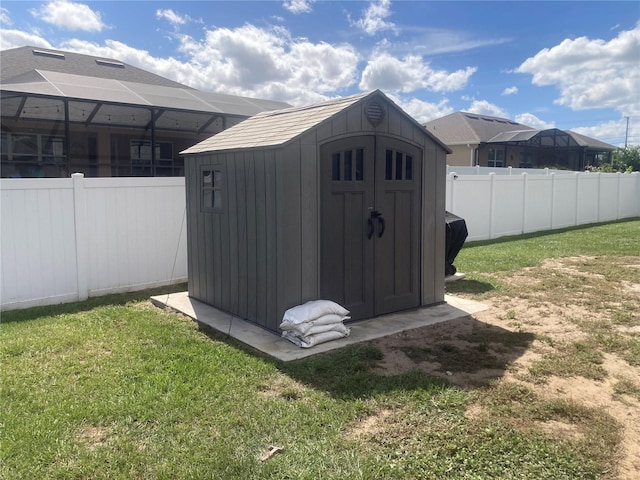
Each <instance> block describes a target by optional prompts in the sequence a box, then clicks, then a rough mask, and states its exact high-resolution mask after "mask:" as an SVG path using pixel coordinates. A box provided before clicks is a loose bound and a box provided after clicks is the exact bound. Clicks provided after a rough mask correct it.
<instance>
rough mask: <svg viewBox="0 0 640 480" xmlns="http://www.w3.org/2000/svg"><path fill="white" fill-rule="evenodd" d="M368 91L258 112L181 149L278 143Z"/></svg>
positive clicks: (211, 148)
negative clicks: (299, 105)
mask: <svg viewBox="0 0 640 480" xmlns="http://www.w3.org/2000/svg"><path fill="white" fill-rule="evenodd" d="M370 94H371V92H368V93H361V94H358V95H353V96H350V97H345V98H339V99H336V100H329V101H326V102H322V103H317V104H314V105H309V106H305V107H292V108H285V109H282V110H273V111H269V112H262V113H258V114H257V115H254V116H253V117H251V118H248V119H247V120H245V121H243V122H242V123H239V124H238V125H234V126H232V127H231V128H228V129H227V130H224V131H223V132H220V133H218V134H217V135H215V136H213V137H210V138H208V139H206V140H203V141H202V142H200V143H198V144H196V145H194V146H192V147H190V148H188V149H187V150H185V151H183V152H181V153H182V154H183V155H184V154H191V153H201V152H207V151H213V150H230V149H237V148H259V147H271V146H276V145H282V144H284V143H286V142H288V141H290V140H293V139H294V138H295V137H297V136H298V135H300V134H302V133H304V132H306V131H307V130H309V129H310V128H312V127H315V126H316V125H319V124H320V123H321V122H323V121H324V120H327V119H329V118H331V117H332V116H333V115H335V114H336V113H338V112H340V111H342V110H343V109H345V108H347V107H349V106H351V105H353V104H355V103H357V102H358V101H360V100H361V99H363V98H365V97H367V96H369V95H370Z"/></svg>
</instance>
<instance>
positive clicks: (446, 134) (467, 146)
mask: <svg viewBox="0 0 640 480" xmlns="http://www.w3.org/2000/svg"><path fill="white" fill-rule="evenodd" d="M424 126H425V128H426V129H427V130H428V131H429V132H430V133H432V134H434V135H436V136H437V137H438V138H439V139H440V140H441V141H442V142H443V143H444V144H446V145H447V146H448V147H449V148H450V149H451V150H452V153H451V154H450V155H448V156H447V164H448V165H470V166H474V165H480V166H483V167H522V168H529V167H535V168H543V167H552V168H561V169H568V170H584V168H585V167H586V166H587V165H599V164H601V163H607V162H611V155H612V152H613V151H614V150H615V147H614V146H613V145H609V144H608V143H605V142H601V141H600V140H596V139H594V138H589V137H587V136H585V135H580V134H578V133H575V132H571V131H569V130H566V131H564V130H559V129H557V128H549V129H544V130H537V129H535V128H531V127H528V126H526V125H522V124H520V123H517V122H514V121H512V120H509V119H506V118H498V117H490V116H487V115H479V114H475V113H467V112H456V113H452V114H450V115H447V116H444V117H441V118H438V119H436V120H432V121H430V122H427V123H425V124H424Z"/></svg>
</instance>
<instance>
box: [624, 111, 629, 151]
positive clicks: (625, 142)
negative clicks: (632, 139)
mask: <svg viewBox="0 0 640 480" xmlns="http://www.w3.org/2000/svg"><path fill="white" fill-rule="evenodd" d="M625 118H626V119H627V133H625V134H624V148H627V139H628V138H629V117H625Z"/></svg>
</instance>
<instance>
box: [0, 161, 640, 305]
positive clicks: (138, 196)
mask: <svg viewBox="0 0 640 480" xmlns="http://www.w3.org/2000/svg"><path fill="white" fill-rule="evenodd" d="M456 168H457V167H456ZM503 170H506V169H503ZM480 172H486V169H484V170H480ZM530 172H532V171H531V170H528V171H527V172H525V173H523V174H520V175H518V174H512V175H496V174H495V173H493V174H489V175H478V174H473V175H462V174H457V173H454V172H451V173H450V174H449V175H448V176H447V180H446V183H447V193H446V208H447V210H449V211H450V212H452V213H454V214H456V215H459V216H461V217H462V218H464V219H465V221H466V222H467V228H468V230H469V237H468V240H483V239H491V238H496V237H500V236H504V235H516V234H520V233H528V232H533V231H540V230H551V229H556V228H564V227H569V226H573V225H582V224H588V223H598V222H606V221H611V220H617V219H622V218H631V217H638V216H640V174H638V173H633V174H631V175H629V174H613V173H612V174H604V173H571V174H562V175H560V174H556V173H554V172H551V173H549V174H548V175H547V174H542V175H535V174H533V173H530ZM0 193H1V203H0V263H1V265H0V267H1V268H0V270H1V277H0V280H1V285H0V309H2V310H10V309H16V308H25V307H31V306H37V305H49V304H55V303H63V302H70V301H76V300H84V299H86V298H88V297H91V296H98V295H103V294H107V293H116V292H123V291H133V290H140V289H144V288H150V287H154V286H160V285H167V284H170V283H178V282H184V281H186V278H187V242H186V228H185V225H184V222H185V191H184V178H84V176H83V175H82V174H74V175H72V178H51V179H3V180H0Z"/></svg>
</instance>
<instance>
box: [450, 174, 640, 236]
mask: <svg viewBox="0 0 640 480" xmlns="http://www.w3.org/2000/svg"><path fill="white" fill-rule="evenodd" d="M454 168H455V167H452V170H453V169H454ZM471 168H473V167H471ZM503 170H506V169H503ZM446 209H447V210H448V211H449V212H451V213H453V214H455V215H457V216H459V217H462V218H464V219H465V222H466V224H467V229H468V231H469V236H468V238H467V240H468V241H472V240H487V239H492V238H497V237H502V236H506V235H519V234H522V233H530V232H537V231H541V230H555V229H559V228H565V227H571V226H576V225H585V224H589V223H600V222H608V221H612V220H618V219H622V218H631V217H638V216H640V174H639V173H638V172H634V173H632V174H622V173H588V172H568V173H563V174H557V173H550V174H548V175H546V174H543V175H532V174H530V173H528V172H524V173H522V174H519V175H518V174H515V175H496V174H495V173H494V172H490V173H489V174H488V175H487V174H485V175H477V174H472V175H458V174H457V172H454V171H451V172H450V173H449V175H447V198H446Z"/></svg>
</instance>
